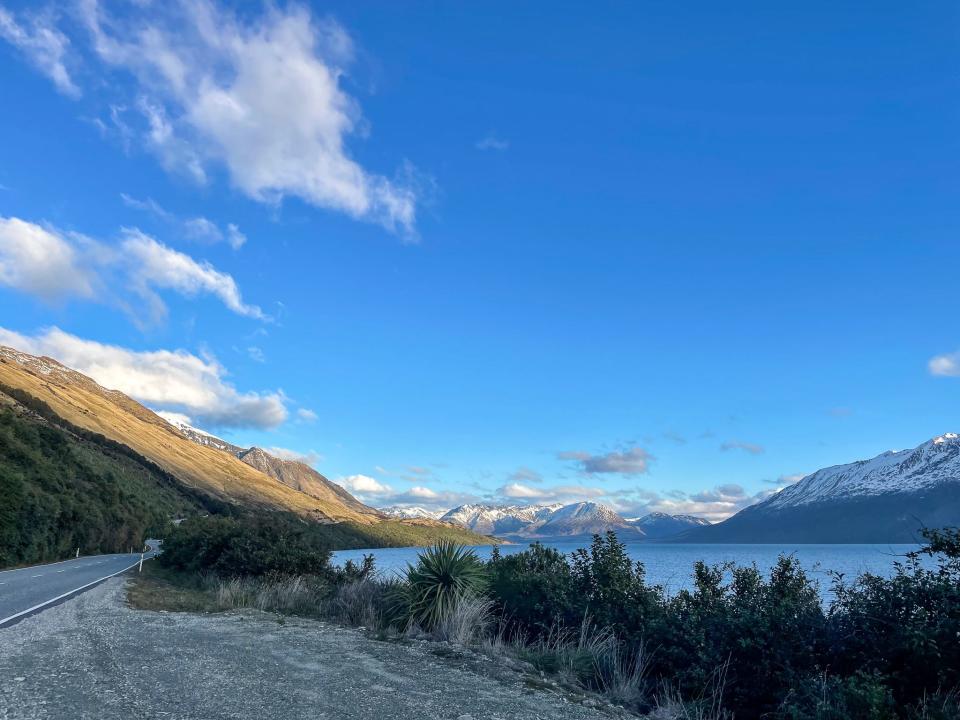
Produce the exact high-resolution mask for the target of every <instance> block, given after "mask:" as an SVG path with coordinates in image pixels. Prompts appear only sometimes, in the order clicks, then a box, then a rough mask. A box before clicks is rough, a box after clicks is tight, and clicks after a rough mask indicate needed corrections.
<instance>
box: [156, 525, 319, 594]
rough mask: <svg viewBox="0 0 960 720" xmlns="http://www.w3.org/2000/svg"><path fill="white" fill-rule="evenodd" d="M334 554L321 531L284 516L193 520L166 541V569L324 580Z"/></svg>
mask: <svg viewBox="0 0 960 720" xmlns="http://www.w3.org/2000/svg"><path fill="white" fill-rule="evenodd" d="M329 560H330V548H329V545H328V544H327V540H326V538H325V537H324V536H323V533H322V530H321V529H319V526H316V525H311V524H307V523H306V522H304V521H302V520H300V519H299V518H296V517H295V516H290V515H286V514H284V513H264V514H262V515H257V516H254V515H246V516H239V517H222V516H210V517H199V518H190V519H188V520H185V521H184V522H182V523H181V524H180V525H179V526H177V527H176V528H175V529H173V530H172V531H171V532H170V533H168V535H167V536H166V538H164V541H163V552H162V553H161V554H160V556H159V561H160V563H161V564H162V565H164V566H166V567H170V568H174V569H177V570H184V571H188V572H197V571H204V572H210V573H214V574H216V575H219V576H221V577H228V578H229V577H246V576H264V575H322V574H327V573H329V572H330V564H329Z"/></svg>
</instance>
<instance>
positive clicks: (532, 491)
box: [496, 482, 606, 503]
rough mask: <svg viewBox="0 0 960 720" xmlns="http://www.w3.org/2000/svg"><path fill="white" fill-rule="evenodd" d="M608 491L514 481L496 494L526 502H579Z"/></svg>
mask: <svg viewBox="0 0 960 720" xmlns="http://www.w3.org/2000/svg"><path fill="white" fill-rule="evenodd" d="M605 494H606V492H605V491H604V490H602V489H601V488H591V487H585V486H583V485H558V486H555V487H541V486H537V487H530V486H529V485H524V484H523V483H518V482H512V483H507V484H506V485H504V486H502V487H499V488H497V490H496V495H498V496H500V497H501V498H506V499H507V500H521V501H525V502H537V503H542V502H578V501H580V500H584V499H587V498H598V497H601V496H603V495H605Z"/></svg>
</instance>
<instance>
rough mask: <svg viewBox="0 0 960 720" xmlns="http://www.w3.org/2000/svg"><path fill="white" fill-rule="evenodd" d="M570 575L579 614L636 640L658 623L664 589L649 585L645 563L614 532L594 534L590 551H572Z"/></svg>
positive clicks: (621, 635) (620, 634)
mask: <svg viewBox="0 0 960 720" xmlns="http://www.w3.org/2000/svg"><path fill="white" fill-rule="evenodd" d="M571 574H572V582H573V594H574V595H573V596H574V598H575V608H576V611H577V615H578V616H579V617H583V616H585V615H589V616H590V617H591V618H592V619H593V621H594V622H595V623H596V624H597V625H599V626H601V627H607V628H610V629H611V630H612V631H613V632H614V633H616V634H617V635H618V636H620V637H624V638H634V637H635V638H636V639H637V640H639V639H640V636H642V635H643V634H644V632H649V631H651V630H653V627H654V626H655V625H656V624H657V623H658V622H659V614H660V613H659V610H660V608H661V605H662V602H661V598H662V591H661V590H660V588H648V587H647V586H646V584H645V571H644V568H643V565H642V564H641V563H639V562H638V563H636V564H634V563H633V561H632V560H630V558H629V556H628V555H627V549H626V546H624V544H623V543H621V542H620V541H618V540H617V536H616V534H615V533H613V532H612V531H610V532H607V534H606V535H605V536H603V537H601V536H600V535H594V537H593V542H592V544H591V545H590V550H589V551H587V550H584V549H580V550H577V551H576V552H574V553H573V556H572V568H571Z"/></svg>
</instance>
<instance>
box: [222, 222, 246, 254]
mask: <svg viewBox="0 0 960 720" xmlns="http://www.w3.org/2000/svg"><path fill="white" fill-rule="evenodd" d="M246 242H247V236H246V235H244V234H243V233H242V232H240V228H238V227H237V226H236V225H234V224H233V223H227V243H228V244H229V245H230V247H232V248H233V249H234V250H239V249H240V248H241V247H243V246H244V245H245V244H246Z"/></svg>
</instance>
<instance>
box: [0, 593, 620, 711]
mask: <svg viewBox="0 0 960 720" xmlns="http://www.w3.org/2000/svg"><path fill="white" fill-rule="evenodd" d="M125 583H126V580H124V579H122V578H117V579H114V580H110V581H108V582H106V583H104V584H103V585H100V586H98V587H96V588H94V589H93V590H90V591H89V592H86V593H84V594H82V595H80V596H79V597H76V598H74V599H72V600H70V601H68V602H66V603H64V604H62V605H59V606H57V607H54V608H51V609H49V610H47V611H45V612H43V613H40V614H39V615H36V616H33V617H30V618H27V619H26V620H24V621H23V622H21V623H19V624H17V625H14V626H12V627H9V628H5V629H0V718H2V720H13V719H14V718H17V719H18V720H19V719H20V718H23V719H24V720H45V719H48V718H50V719H52V718H65V719H66V718H69V719H70V720H77V719H79V718H89V719H91V720H110V719H112V718H118V719H120V718H122V719H123V720H147V719H153V718H158V719H159V718H163V719H165V720H175V719H179V718H184V719H186V718H196V719H197V720H200V719H201V718H202V720H216V719H219V718H251V719H254V720H260V719H261V718H263V719H267V718H269V719H274V718H275V719H277V720H283V719H287V718H290V719H293V718H310V719H311V720H320V719H322V718H337V719H338V720H339V719H344V720H349V719H352V718H357V719H358V720H360V719H362V720H372V719H376V718H388V719H389V720H408V719H409V720H430V719H434V718H436V719H437V720H440V719H443V720H514V719H517V720H521V719H522V720H536V719H538V718H542V719H546V718H551V719H556V720H589V719H598V718H610V715H608V714H605V713H604V712H602V711H600V710H597V709H592V708H588V707H584V706H582V705H577V704H574V703H571V702H569V701H568V700H566V699H565V698H564V697H563V696H562V695H561V694H558V693H553V692H547V691H543V690H533V689H530V687H529V686H528V683H526V682H525V680H524V678H523V677H522V676H521V675H519V674H518V673H516V672H514V671H510V670H504V669H502V668H500V667H499V665H498V663H494V662H491V661H486V662H484V660H483V659H481V658H480V657H479V656H475V655H472V654H470V655H467V656H457V655H454V656H453V657H446V658H444V657H439V656H438V655H437V654H436V653H435V652H433V650H435V647H433V646H430V645H428V644H420V643H412V644H407V645H398V644H395V643H386V642H379V641H377V640H373V639H370V638H367V637H366V636H365V635H364V634H363V633H361V632H358V631H355V630H350V629H346V628H341V627H337V626H334V625H328V624H325V623H321V622H315V621H311V620H302V619H287V620H286V622H285V623H283V624H281V623H279V622H278V621H277V619H276V617H275V616H270V615H265V614H261V613H249V612H245V613H229V614H217V615H190V614H183V613H155V612H148V611H141V610H133V609H131V608H128V607H127V606H126V605H125V603H124V587H125Z"/></svg>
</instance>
